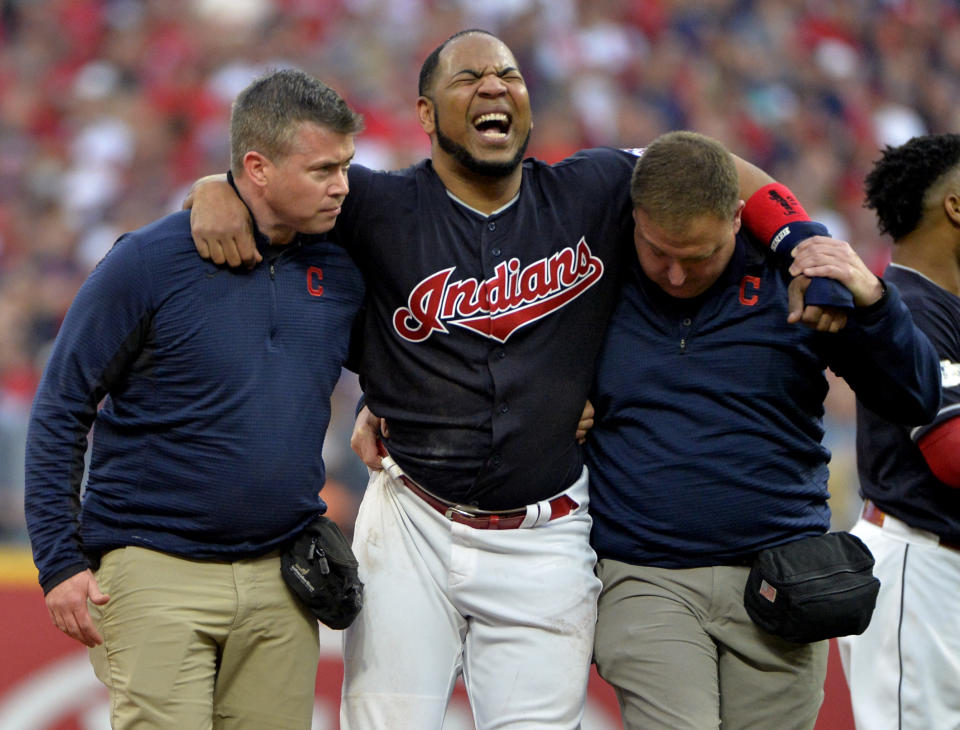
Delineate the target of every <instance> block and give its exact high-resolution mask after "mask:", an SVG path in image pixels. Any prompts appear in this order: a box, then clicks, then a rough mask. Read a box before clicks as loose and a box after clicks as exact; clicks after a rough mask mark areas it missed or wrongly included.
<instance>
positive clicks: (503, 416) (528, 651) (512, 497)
mask: <svg viewBox="0 0 960 730" xmlns="http://www.w3.org/2000/svg"><path fill="white" fill-rule="evenodd" d="M419 94H420V95H419V98H418V100H417V113H418V116H419V120H420V123H421V126H422V127H423V129H424V131H425V132H426V133H427V134H428V135H429V136H430V139H431V159H429V160H424V161H422V162H421V163H419V164H417V165H414V166H412V167H410V168H408V169H406V170H402V171H397V172H389V173H387V172H374V171H371V170H368V169H366V168H364V167H362V166H359V165H355V166H354V167H353V168H352V170H351V193H350V197H349V198H348V199H347V200H346V201H345V203H344V206H343V212H342V214H341V216H340V218H339V220H338V222H337V225H336V227H335V228H334V231H333V233H332V235H333V236H334V237H335V238H336V239H337V240H339V241H340V242H342V243H343V244H344V246H345V247H346V248H348V249H349V250H350V251H351V253H352V254H353V255H354V257H355V259H356V260H357V261H358V262H359V263H360V265H361V266H362V267H363V270H364V274H365V276H366V279H367V284H368V291H369V296H370V302H369V304H368V310H367V317H366V328H365V337H364V362H363V368H362V373H361V377H362V381H363V384H364V387H365V393H366V401H367V404H368V405H369V407H370V408H369V409H364V411H363V412H362V413H361V414H360V417H359V419H358V422H357V427H356V429H355V433H354V445H355V450H357V452H358V453H359V454H360V455H361V457H362V458H363V459H364V461H365V462H366V463H367V464H368V466H370V467H371V468H372V469H374V470H375V471H374V473H373V474H372V475H371V482H370V485H369V486H368V488H367V491H366V494H365V496H364V499H363V503H362V505H361V507H360V512H359V516H358V518H357V522H356V525H355V533H354V550H355V552H356V554H357V557H358V559H359V560H360V565H361V577H362V578H363V580H364V582H365V584H366V588H365V594H364V599H365V602H364V609H363V611H361V613H360V616H359V617H358V618H357V620H356V622H355V623H354V624H353V626H351V627H350V629H348V630H347V631H346V632H345V640H344V664H345V677H344V684H343V698H342V703H341V727H343V728H345V730H350V729H352V730H358V729H359V730H365V729H366V728H386V727H389V728H397V729H399V728H411V729H413V730H424V729H430V728H439V727H440V726H441V723H442V720H443V716H444V713H445V710H446V707H447V704H448V701H449V698H450V694H451V692H452V689H453V686H454V683H455V681H456V679H457V677H458V675H460V674H461V673H462V674H463V676H464V679H465V683H466V687H467V692H468V695H469V698H470V702H471V706H472V709H473V713H474V720H475V723H476V726H477V727H478V728H480V730H484V729H486V728H493V727H497V728H508V727H509V728H546V727H549V728H553V729H555V730H562V729H563V728H575V727H579V724H580V721H581V717H582V714H583V709H584V703H585V700H586V688H587V679H588V674H589V668H590V659H591V653H592V649H593V627H594V624H595V620H596V602H595V598H596V596H597V593H598V592H599V588H600V584H599V581H598V580H597V578H596V576H595V575H594V565H595V555H594V553H593V550H592V549H591V548H590V545H589V531H590V525H591V521H590V517H589V515H588V513H587V507H588V500H587V474H586V471H585V470H584V467H583V461H582V456H581V453H580V449H579V448H578V446H577V444H576V441H575V439H574V438H573V437H572V434H573V433H574V430H575V429H576V427H577V423H578V420H579V418H580V414H581V409H582V408H583V404H584V402H585V400H586V398H587V395H588V392H589V388H590V382H591V379H592V376H593V366H594V361H595V358H596V354H597V352H598V350H599V347H600V343H601V341H602V337H603V332H604V329H605V327H606V323H607V321H608V320H609V316H610V314H611V312H612V309H613V306H614V302H615V298H616V293H617V290H618V286H619V276H618V273H617V272H618V271H620V270H621V269H622V268H623V265H624V264H625V263H626V261H627V260H628V258H629V257H630V256H632V240H633V238H632V231H633V221H632V219H631V216H630V212H631V205H630V198H629V179H630V174H631V171H632V170H633V164H634V162H635V160H636V156H635V155H634V154H633V153H632V152H630V151H624V150H614V149H594V150H587V151H583V152H580V153H578V154H576V155H574V156H572V157H571V158H569V159H567V160H565V161H563V162H561V163H559V164H556V165H546V164H544V163H541V162H539V161H537V160H532V159H528V160H523V156H524V151H525V149H526V146H527V140H528V138H529V135H530V131H531V128H532V121H531V112H530V101H529V98H528V96H527V88H526V85H525V83H524V80H523V76H522V75H521V73H520V70H519V69H518V68H517V62H516V60H515V59H514V57H513V54H512V53H511V52H510V50H509V49H508V48H507V47H506V46H505V45H504V44H503V43H502V42H501V41H500V40H498V39H497V38H495V37H493V36H492V35H490V34H489V33H487V32H485V31H477V30H470V31H464V32H461V33H458V34H456V35H454V36H453V37H451V38H450V39H448V40H447V41H445V42H444V43H443V44H442V45H440V46H439V47H438V48H437V49H435V51H434V52H433V53H431V54H430V55H429V56H428V58H427V59H426V61H425V62H424V64H423V67H422V69H421V73H420V88H419ZM737 164H738V166H739V167H740V172H741V175H740V181H741V185H742V186H743V190H742V194H743V195H744V196H746V195H749V194H750V193H752V192H754V191H755V190H757V189H758V188H760V187H761V186H763V185H765V184H767V183H769V182H771V178H770V177H769V176H767V175H766V174H765V173H763V172H762V171H760V170H758V169H757V168H755V167H753V166H751V165H749V164H748V163H745V162H743V161H742V160H738V161H737ZM194 197H195V199H196V202H195V204H194V208H193V210H194V219H195V225H194V234H195V236H194V237H195V239H196V240H197V243H198V248H199V249H200V250H201V253H203V254H204V255H206V256H210V257H211V258H212V259H213V260H214V261H217V262H224V261H226V262H228V263H229V264H230V265H233V266H236V265H240V263H241V262H244V263H247V264H253V263H255V262H256V260H257V256H256V254H255V253H254V252H253V251H252V249H250V247H249V246H248V244H246V243H245V242H244V240H245V235H244V232H243V231H242V230H241V229H240V228H238V227H237V226H236V224H235V222H236V220H238V211H237V208H238V205H237V203H236V201H235V200H232V198H233V197H234V196H233V194H232V193H231V192H230V190H229V188H227V187H226V186H225V185H223V184H222V183H217V182H209V183H206V184H203V185H198V186H197V189H196V190H195V193H194ZM760 206H761V207H762V208H765V207H766V206H765V205H764V204H763V203H762V202H761V204H760ZM774 207H775V208H777V210H776V211H774V212H773V213H772V215H774V216H776V215H778V214H780V212H781V211H780V209H779V207H778V206H774ZM371 411H372V413H371ZM372 414H376V416H380V417H383V418H384V420H385V422H386V424H388V426H389V428H388V432H389V437H388V438H387V437H385V438H384V439H383V443H382V444H381V446H382V447H385V451H388V452H389V456H388V457H387V458H385V459H384V461H383V465H384V466H386V467H388V468H386V469H383V470H381V469H380V467H381V457H380V455H379V452H378V445H377V439H376V435H377V432H378V426H379V424H380V423H381V421H379V420H378V419H377V418H376V417H374V416H373V415H372Z"/></svg>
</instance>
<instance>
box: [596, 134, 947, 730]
mask: <svg viewBox="0 0 960 730" xmlns="http://www.w3.org/2000/svg"><path fill="white" fill-rule="evenodd" d="M777 187H778V186H775V187H774V188H773V189H772V192H777ZM768 192H770V191H768ZM631 195H632V199H633V204H634V220H635V221H636V234H635V243H636V253H637V261H635V262H634V265H633V266H632V268H631V271H630V274H629V276H628V278H627V281H626V283H625V286H624V290H623V294H622V297H621V300H620V303H619V304H618V306H617V309H616V311H615V313H614V315H613V320H612V322H611V324H610V329H609V330H608V333H607V338H606V342H605V344H604V346H603V349H602V350H601V353H600V357H599V360H598V365H597V368H598V370H597V376H596V384H595V390H594V392H593V395H592V398H591V400H592V401H593V404H594V406H595V409H596V416H595V417H596V425H595V426H594V428H593V429H592V430H591V431H590V433H589V435H588V437H587V443H586V461H587V466H588V468H589V469H590V478H591V485H590V490H591V500H590V511H591V514H592V516H593V520H594V525H593V533H592V542H593V545H594V548H595V549H596V551H597V555H598V557H599V566H598V575H599V577H600V578H601V580H602V582H603V589H602V591H601V593H600V599H599V616H598V623H597V630H596V647H595V657H596V663H597V668H598V671H599V673H600V675H601V676H602V677H603V678H604V679H606V680H607V681H608V682H609V683H610V684H612V685H613V687H614V688H615V690H616V692H617V697H618V699H619V702H620V706H621V711H622V714H623V720H624V724H625V726H626V727H627V728H630V729H631V730H640V729H643V730H659V729H662V730H704V728H717V727H723V728H725V729H727V728H729V729H730V730H738V729H740V728H777V729H778V730H791V729H797V730H799V729H800V728H812V727H813V726H814V724H815V722H816V719H817V714H818V711H819V708H820V704H821V701H822V698H823V682H824V678H825V675H826V662H827V642H826V641H823V642H817V643H813V644H793V643H790V642H787V641H785V640H783V639H780V638H778V637H775V636H773V635H770V634H767V633H765V632H764V631H763V630H761V629H760V628H759V627H758V626H756V625H755V624H754V623H753V622H752V621H751V619H750V618H749V616H748V615H747V612H746V609H745V608H744V605H743V596H744V587H745V584H746V580H747V575H748V573H749V567H748V566H749V565H750V563H751V562H752V559H753V558H754V556H755V555H756V554H757V552H758V551H760V550H762V549H764V548H768V547H773V546H776V545H781V544H784V543H787V542H791V541H793V540H797V539H799V538H802V537H806V536H811V535H818V534H822V533H824V532H826V531H827V529H828V527H829V522H830V520H829V508H828V506H827V497H828V493H827V462H828V460H829V453H828V451H827V450H826V449H825V448H824V447H823V446H822V445H821V437H822V436H823V426H822V423H821V418H822V415H823V399H824V396H825V395H826V393H827V381H826V379H825V377H824V369H825V368H826V367H827V366H829V367H831V368H832V369H833V370H834V372H836V373H837V374H838V375H841V376H843V377H844V378H845V379H846V380H847V382H848V383H849V384H850V385H851V386H852V387H853V388H854V390H855V391H856V393H857V395H858V397H859V398H860V399H862V400H863V401H864V402H866V403H868V404H869V405H870V406H871V407H873V408H875V409H877V411H878V412H881V413H883V414H884V415H885V416H886V417H887V418H890V419H892V420H895V421H898V422H906V423H920V422H924V421H929V420H930V419H931V418H932V417H933V415H934V414H935V413H936V408H937V404H938V402H939V392H938V389H937V388H936V387H935V386H934V385H933V384H935V383H936V381H937V358H936V353H935V352H934V351H933V349H932V347H931V346H930V343H929V342H928V341H927V340H926V338H925V337H924V336H923V335H922V334H921V333H920V331H919V330H918V329H916V327H915V326H914V325H913V323H912V321H911V319H910V315H909V313H908V312H907V309H906V307H905V306H904V305H903V303H902V302H901V300H900V295H899V294H898V292H897V290H896V288H895V287H893V286H888V287H886V288H885V287H884V285H883V283H882V282H881V281H880V280H879V279H878V278H877V277H876V276H874V275H873V274H872V273H870V271H869V270H868V269H867V267H866V266H865V265H864V263H863V262H862V261H861V260H860V259H859V257H858V256H857V255H856V253H854V251H853V249H852V248H851V247H850V246H849V245H848V244H846V243H844V242H842V241H837V240H834V239H829V238H825V237H816V238H810V239H809V240H807V241H805V242H804V243H801V244H800V245H799V246H798V247H797V248H796V249H795V251H796V255H795V258H794V259H793V262H792V264H791V265H790V267H789V274H788V273H787V272H786V271H782V268H783V267H781V266H780V264H779V263H778V262H777V261H775V260H774V257H773V256H770V255H769V253H768V252H767V251H765V250H761V249H760V248H759V247H757V246H756V245H755V244H753V243H751V242H748V241H747V240H746V239H745V238H743V237H742V236H740V235H738V234H739V231H740V228H741V220H742V214H743V211H744V202H743V200H741V199H740V194H739V192H738V183H737V171H736V167H735V166H734V162H733V159H732V157H731V155H730V154H729V153H728V152H727V151H726V149H725V148H724V147H723V146H722V145H720V144H719V143H718V142H716V141H714V140H712V139H710V138H708V137H704V136H702V135H699V134H695V133H691V132H674V133H669V134H666V135H663V136H661V137H659V138H658V139H657V140H655V141H654V142H653V143H652V144H651V145H650V146H649V147H647V148H646V149H645V151H644V154H643V156H642V157H641V158H640V160H639V161H638V162H637V166H636V170H635V172H634V175H633V179H632V182H631ZM784 197H786V196H784ZM790 275H794V276H802V275H805V276H826V277H831V278H834V279H836V280H837V281H840V282H841V283H842V284H843V285H845V286H846V287H847V288H848V289H849V290H850V292H852V294H853V298H854V304H855V308H854V309H853V310H852V311H851V312H850V314H849V315H848V317H847V320H846V327H845V328H844V329H842V330H841V331H839V332H819V331H815V330H813V329H810V328H808V327H804V326H800V325H798V324H797V322H799V320H800V314H801V311H800V309H801V306H802V305H801V303H800V295H799V288H798V286H799V285H800V284H801V283H806V282H805V280H804V279H803V278H801V279H800V280H798V281H795V282H794V283H793V284H790ZM788 285H789V287H790V290H789V297H788ZM637 353H642V356H639V357H638V355H637Z"/></svg>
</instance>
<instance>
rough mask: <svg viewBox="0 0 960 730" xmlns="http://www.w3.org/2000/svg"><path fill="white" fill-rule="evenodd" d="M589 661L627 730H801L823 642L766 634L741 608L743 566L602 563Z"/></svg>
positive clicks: (817, 698) (819, 687) (813, 697)
mask: <svg viewBox="0 0 960 730" xmlns="http://www.w3.org/2000/svg"><path fill="white" fill-rule="evenodd" d="M598 573H599V576H600V579H601V580H602V581H603V590H602V591H601V593H600V600H599V607H598V619H597V631H596V643H595V658H596V663H597V670H598V672H599V674H600V676H601V677H603V678H604V679H605V680H606V681H607V682H609V683H610V684H611V685H613V687H614V689H615V690H616V694H617V699H618V700H619V702H620V710H621V712H622V714H623V721H624V725H625V727H626V728H628V730H641V729H642V730H661V729H662V730H711V728H714V729H715V728H718V727H721V725H722V727H723V730H748V729H749V730H771V729H772V728H776V730H809V729H810V728H813V726H814V725H815V724H816V720H817V714H818V712H819V710H820V704H821V703H822V701H823V682H824V679H825V678H826V673H827V648H828V643H827V642H826V641H820V642H817V643H814V644H792V643H790V642H788V641H784V640H782V639H778V638H777V637H775V636H771V635H770V634H767V633H765V632H764V631H762V630H761V629H760V628H758V627H757V626H756V625H755V624H754V623H753V622H752V621H751V620H750V617H749V616H748V615H747V612H746V609H745V608H744V607H743V589H744V585H745V584H746V581H747V574H748V573H749V569H748V568H746V567H739V566H718V567H708V568H689V569H682V570H671V569H666V568H650V567H642V566H634V565H628V564H626V563H621V562H618V561H615V560H608V559H604V560H601V561H600V563H599V566H598Z"/></svg>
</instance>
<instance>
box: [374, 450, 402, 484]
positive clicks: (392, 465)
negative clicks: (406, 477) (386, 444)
mask: <svg viewBox="0 0 960 730" xmlns="http://www.w3.org/2000/svg"><path fill="white" fill-rule="evenodd" d="M380 464H381V465H382V466H383V468H384V469H386V470H387V473H388V474H389V475H390V476H392V477H393V478H394V479H400V478H401V477H402V476H403V469H401V468H400V465H399V464H397V462H395V461H394V460H393V457H392V456H389V455H386V456H383V457H381V459H380Z"/></svg>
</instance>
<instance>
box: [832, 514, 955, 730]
mask: <svg viewBox="0 0 960 730" xmlns="http://www.w3.org/2000/svg"><path fill="white" fill-rule="evenodd" d="M851 532H853V534H855V535H857V536H858V537H859V538H860V539H861V540H863V541H864V542H865V543H866V545H867V547H869V548H870V551H871V552H872V553H873V557H874V559H875V560H876V565H875V566H874V575H876V576H877V578H879V579H880V594H879V595H878V597H877V607H876V609H875V610H874V613H873V618H872V619H871V621H870V626H869V627H867V630H866V631H865V632H864V633H863V634H861V635H860V636H843V637H840V638H839V639H837V645H838V647H839V649H840V658H841V660H842V662H843V668H844V672H845V674H846V677H847V684H848V685H849V686H850V695H851V702H852V704H853V715H854V721H855V723H856V726H857V730H960V551H958V550H955V549H951V548H946V547H940V546H938V545H937V541H936V537H935V536H931V535H930V534H929V533H926V532H923V531H922V530H914V529H913V528H911V527H909V526H908V525H906V524H904V523H903V522H901V521H899V520H895V519H893V518H891V517H890V516H889V515H887V517H886V518H885V520H884V524H883V527H878V526H877V525H874V524H871V523H869V522H866V521H864V520H862V519H861V520H860V521H858V522H857V524H856V525H855V526H854V528H853V530H851Z"/></svg>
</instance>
